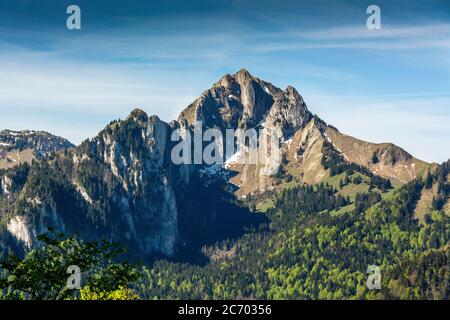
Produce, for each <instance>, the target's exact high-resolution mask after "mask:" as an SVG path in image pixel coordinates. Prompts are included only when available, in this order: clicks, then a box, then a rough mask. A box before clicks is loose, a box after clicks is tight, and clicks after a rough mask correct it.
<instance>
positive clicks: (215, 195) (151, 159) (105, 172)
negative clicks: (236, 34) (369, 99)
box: [0, 70, 429, 259]
mask: <svg viewBox="0 0 450 320" xmlns="http://www.w3.org/2000/svg"><path fill="white" fill-rule="evenodd" d="M197 121H201V122H202V123H203V128H204V129H208V128H216V129H218V130H220V132H222V133H224V131H225V130H226V129H255V130H256V131H258V132H266V133H268V135H271V134H276V136H277V137H278V138H280V152H281V153H280V159H279V162H278V163H277V166H278V167H279V168H278V167H277V168H278V170H277V171H276V172H275V174H265V173H266V172H267V169H268V167H272V166H273V163H272V162H268V163H267V162H266V163H251V164H249V163H242V162H240V161H238V160H239V158H241V157H244V156H245V153H246V152H248V151H249V149H248V146H246V145H245V143H244V145H241V147H242V148H241V149H240V150H239V153H236V154H234V155H233V156H232V157H231V158H229V159H226V160H227V161H226V162H225V164H223V165H222V164H217V165H205V164H202V165H195V164H175V163H174V162H173V161H172V159H171V151H172V149H173V147H174V145H175V144H176V143H178V142H176V141H172V139H171V136H172V133H173V132H174V130H177V129H180V128H183V129H184V130H186V131H188V132H192V131H193V129H194V124H195V123H196V122H197ZM260 141H261V140H260ZM0 142H1V144H0V152H3V155H5V154H8V153H9V152H13V151H14V152H17V150H18V151H20V150H22V151H24V150H32V155H33V158H36V159H37V160H38V161H35V162H34V163H33V164H30V161H22V162H23V163H22V164H19V163H17V164H16V165H14V166H11V168H10V169H8V170H0V221H4V223H3V224H0V245H1V246H2V247H3V248H5V247H6V246H9V247H10V248H11V247H14V248H20V247H22V248H26V249H29V248H33V247H35V246H37V245H39V243H38V242H37V240H36V236H37V235H38V234H40V233H42V232H45V231H46V230H47V228H48V227H49V226H52V227H54V228H56V229H59V230H62V231H65V232H67V233H73V232H78V233H80V234H81V235H82V236H83V237H85V238H88V239H108V240H112V241H118V242H125V243H126V244H127V247H128V248H129V250H130V251H131V252H130V254H132V255H134V256H136V257H138V258H140V259H149V258H151V257H153V256H154V255H155V254H163V255H166V256H173V255H176V254H177V252H178V250H179V249H180V248H181V247H183V246H185V245H187V244H189V243H196V244H197V245H200V244H201V241H203V240H204V238H208V239H209V238H210V239H211V240H212V239H214V237H215V236H217V234H218V233H220V232H221V231H223V230H227V232H228V227H230V228H229V230H230V232H232V231H233V230H234V229H233V227H235V226H236V225H237V224H238V223H237V221H240V220H239V219H241V218H242V217H243V216H245V212H243V209H242V208H240V209H238V207H236V206H235V205H233V203H234V201H235V197H236V196H238V197H241V198H245V197H247V196H249V195H255V194H261V193H263V192H265V191H267V190H280V189H282V188H284V187H285V186H286V184H287V183H296V184H302V183H308V184H312V183H319V182H321V181H323V180H324V179H325V178H326V177H328V176H329V169H327V168H325V166H324V161H325V160H326V159H327V157H328V156H329V154H330V153H334V154H336V155H338V158H340V159H342V161H343V162H348V163H356V164H358V165H360V166H363V167H365V168H367V169H369V170H370V171H371V172H373V173H374V174H377V175H380V176H383V177H387V178H390V179H393V180H396V181H397V182H406V181H409V180H412V179H413V178H415V177H416V176H417V175H419V174H420V173H421V172H423V171H424V170H426V168H427V167H428V166H429V165H428V164H426V163H425V162H422V161H420V160H417V159H415V158H414V157H412V156H411V155H410V154H408V153H407V152H406V151H404V150H403V149H401V148H399V147H397V146H395V145H392V144H373V143H369V142H365V141H361V140H357V139H355V138H352V137H349V136H346V135H344V134H342V133H340V132H339V131H337V130H336V129H334V128H333V127H331V126H328V125H327V124H326V123H325V122H323V121H322V120H321V119H319V118H318V117H316V116H314V115H313V114H312V113H311V112H310V111H309V110H308V108H307V106H306V104H305V102H304V100H303V98H302V97H301V95H300V94H299V93H298V92H297V91H296V90H295V89H294V88H293V87H287V88H286V89H285V90H282V89H280V88H277V87H275V86H274V85H272V84H270V83H269V82H265V81H263V80H260V79H258V78H256V77H254V76H252V75H251V74H250V73H249V72H248V71H246V70H240V71H239V72H237V73H236V74H234V75H225V76H224V77H222V78H221V79H220V80H219V81H218V82H216V83H215V84H214V85H213V86H212V88H211V89H209V90H206V91H205V92H203V94H202V95H201V96H200V97H199V98H197V99H196V100H195V101H194V102H192V104H190V105H189V106H188V107H187V108H186V109H185V110H183V111H182V112H181V114H180V116H179V118H178V120H177V121H172V122H171V123H170V124H167V123H165V122H163V121H161V120H160V119H159V118H158V117H156V116H148V115H147V114H146V113H145V112H143V111H142V110H139V109H136V110H134V111H133V112H132V113H131V114H130V115H129V117H128V118H127V119H125V120H123V121H114V122H111V123H110V124H109V125H108V126H107V127H106V128H105V129H104V130H102V131H101V132H100V133H99V134H98V135H97V136H96V137H95V138H93V139H90V140H86V141H84V142H83V143H82V144H81V145H80V146H77V147H73V148H70V147H72V145H71V144H70V143H68V142H67V141H66V140H63V139H60V138H56V137H54V136H51V135H49V134H46V133H36V132H23V133H13V132H7V131H3V132H2V133H0ZM260 143H261V142H260ZM233 145H234V143H233ZM67 148H70V149H67ZM271 148H272V147H271ZM62 149H65V150H66V151H64V152H57V153H56V155H53V156H51V157H45V156H46V155H48V154H49V153H50V152H52V151H58V150H62ZM270 152H271V153H272V152H274V151H272V149H270ZM235 218H236V219H237V220H233V219H235ZM241 220H242V219H241ZM225 236H229V234H227V235H225ZM202 237H203V239H202Z"/></svg>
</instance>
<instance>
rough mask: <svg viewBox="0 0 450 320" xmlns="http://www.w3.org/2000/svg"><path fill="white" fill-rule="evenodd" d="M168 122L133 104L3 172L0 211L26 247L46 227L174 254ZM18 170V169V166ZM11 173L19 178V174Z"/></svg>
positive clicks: (139, 251) (138, 250) (144, 252)
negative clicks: (91, 132)
mask: <svg viewBox="0 0 450 320" xmlns="http://www.w3.org/2000/svg"><path fill="white" fill-rule="evenodd" d="M170 130H171V129H170V127H169V125H167V124H166V123H164V122H162V121H160V120H159V119H158V118H157V117H148V116H147V115H146V114H145V113H144V112H143V111H141V110H135V111H133V112H132V113H131V115H130V116H129V117H128V118H127V119H126V120H124V121H118V122H113V123H111V124H110V125H109V126H107V127H106V128H105V129H104V130H103V131H102V132H100V133H99V134H98V135H97V136H96V137H95V138H93V139H91V140H86V141H85V142H83V143H82V144H81V145H80V146H78V147H76V148H73V149H71V150H69V151H67V152H65V153H59V154H57V155H56V156H55V157H54V158H52V159H51V160H49V159H45V160H43V161H41V162H37V163H35V164H33V165H31V166H30V165H28V164H24V165H21V166H17V167H15V168H14V169H11V170H8V171H6V172H4V173H3V174H2V175H1V179H0V181H1V182H2V183H1V185H2V188H1V189H2V191H1V192H0V197H1V198H4V199H7V200H8V204H9V205H7V206H5V207H2V208H1V210H2V211H0V216H1V217H2V219H5V220H6V221H7V223H6V229H7V231H8V232H9V233H10V234H12V235H13V236H14V237H15V238H16V239H17V240H19V241H21V242H22V243H23V244H24V246H25V247H27V248H32V247H34V246H36V245H38V243H37V241H36V236H37V235H38V234H40V233H43V232H45V231H46V229H47V227H48V226H52V227H54V228H55V229H58V230H62V231H66V232H69V233H73V232H78V233H80V234H81V235H82V236H83V237H86V238H94V239H110V240H114V241H119V242H125V243H127V244H128V247H129V248H132V250H133V251H134V252H131V253H132V254H135V255H137V256H141V257H146V256H149V255H151V254H153V253H155V252H159V253H162V254H165V255H172V254H173V253H174V251H175V248H176V245H177V241H178V239H179V236H178V221H177V219H178V212H177V205H176V201H175V192H174V189H173V185H174V184H175V181H172V180H171V179H172V177H173V178H174V179H176V174H171V172H170V170H171V169H170V165H169V162H170V159H169V158H168V154H169V153H168V151H170V149H169V148H167V146H166V144H167V143H170V140H169V138H170V137H169V134H168V133H169V131H170ZM21 170H22V171H23V173H22V174H20V171H21ZM16 176H20V179H19V178H17V177H16Z"/></svg>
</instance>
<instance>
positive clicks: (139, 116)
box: [127, 108, 148, 122]
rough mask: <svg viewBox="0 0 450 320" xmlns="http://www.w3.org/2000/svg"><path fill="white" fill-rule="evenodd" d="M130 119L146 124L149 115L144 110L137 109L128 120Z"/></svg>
mask: <svg viewBox="0 0 450 320" xmlns="http://www.w3.org/2000/svg"><path fill="white" fill-rule="evenodd" d="M129 119H133V120H135V121H139V122H146V121H147V120H148V115H147V113H146V112H145V111H144V110H142V109H139V108H135V109H134V110H133V111H131V113H130V115H129V116H128V117H127V120H129Z"/></svg>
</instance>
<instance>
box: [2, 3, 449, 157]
mask: <svg viewBox="0 0 450 320" xmlns="http://www.w3.org/2000/svg"><path fill="white" fill-rule="evenodd" d="M70 4H77V5H79V6H80V8H81V18H82V29H81V30H75V31H69V30H67V29H66V26H65V21H66V18H67V14H66V8H67V6H68V5H70ZM371 4H377V5H379V6H380V8H381V23H382V29H381V30H372V31H370V30H368V29H367V28H366V19H367V17H368V14H367V13H366V9H367V7H368V6H369V5H371ZM241 68H246V69H248V70H249V71H250V72H251V73H252V74H254V75H256V76H258V77H260V78H262V79H264V80H267V81H270V82H272V83H273V84H275V85H277V86H279V87H282V88H284V87H286V86H287V85H293V86H294V87H296V88H297V90H298V91H299V92H300V94H302V96H303V97H304V99H305V101H306V103H307V105H308V107H309V109H310V110H311V111H312V112H314V113H317V114H318V115H319V116H321V117H322V118H323V119H324V120H325V121H327V122H328V123H330V124H333V125H334V126H336V127H338V128H339V129H340V130H341V131H342V132H344V133H347V134H350V135H353V136H355V137H358V138H361V139H365V140H368V141H372V142H394V143H396V144H398V145H400V146H402V147H403V148H405V149H406V150H408V151H409V152H411V153H412V154H413V155H415V156H417V157H419V158H421V159H424V160H427V161H436V162H440V161H444V160H446V159H448V158H450V125H449V124H450V2H449V1H446V0H439V1H438V0H431V1H430V0H428V1H425V0H424V1H420V0H419V1H396V0H390V1H365V0H360V1H331V0H330V1H324V0H323V1H320V0H319V1H299V0H297V1H288V0H278V1H268V0H259V1H253V0H247V1H246V0H234V1H233V0H231V1H230V0H229V1H219V0H210V1H206V0H204V1H186V0H185V1H95V0H86V1H84V0H83V1H81V0H78V1H77V0H72V1H65V0H41V1H31V0H28V1H26V0H14V1H12V0H7V1H5V0H0V70H1V71H0V115H1V116H0V129H3V128H9V129H38V130H46V131H50V132H52V133H55V134H57V135H61V136H64V137H66V138H68V139H70V140H71V141H73V142H75V143H79V142H81V141H82V140H83V139H85V138H87V137H92V136H94V135H95V134H96V133H97V132H98V131H99V130H101V129H102V128H103V127H104V126H105V125H106V124H107V123H108V122H109V121H111V120H113V119H118V118H124V117H126V116H127V114H128V113H129V112H130V111H131V110H132V109H133V108H134V107H140V108H142V109H144V110H145V111H147V112H148V113H149V114H157V115H158V116H160V118H162V119H163V120H166V121H169V120H172V119H175V118H176V117H177V115H178V113H179V112H180V111H181V110H182V109H183V108H184V107H185V106H187V105H188V104H189V103H190V102H192V100H194V99H195V98H196V97H197V96H199V95H200V94H201V92H202V91H203V90H205V89H207V88H209V87H210V86H211V84H212V83H213V82H215V81H216V80H218V79H219V78H220V77H221V76H222V75H223V74H225V73H234V72H236V71H237V70H239V69H241Z"/></svg>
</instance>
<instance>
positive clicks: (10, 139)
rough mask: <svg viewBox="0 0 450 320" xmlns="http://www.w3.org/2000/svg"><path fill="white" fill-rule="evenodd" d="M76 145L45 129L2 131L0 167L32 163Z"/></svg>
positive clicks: (0, 136)
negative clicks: (34, 160)
mask: <svg viewBox="0 0 450 320" xmlns="http://www.w3.org/2000/svg"><path fill="white" fill-rule="evenodd" d="M73 146H74V145H73V144H72V143H70V142H69V141H67V140H66V139H63V138H61V137H57V136H54V135H52V134H50V133H48V132H44V131H30V130H25V131H12V130H2V131H0V169H2V168H12V167H14V166H16V165H18V164H20V163H24V162H28V163H31V161H32V160H33V159H42V158H43V157H45V156H48V155H49V154H50V153H52V152H57V151H60V150H64V149H68V148H71V147H73Z"/></svg>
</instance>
